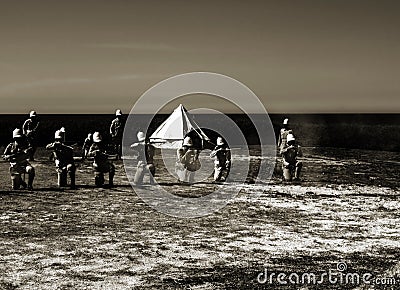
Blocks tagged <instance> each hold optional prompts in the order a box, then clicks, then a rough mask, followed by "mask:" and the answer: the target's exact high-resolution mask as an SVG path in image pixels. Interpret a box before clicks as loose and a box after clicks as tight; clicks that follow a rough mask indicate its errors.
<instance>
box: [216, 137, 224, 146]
mask: <svg viewBox="0 0 400 290" xmlns="http://www.w3.org/2000/svg"><path fill="white" fill-rule="evenodd" d="M224 144H225V142H224V139H222V137H218V138H217V145H219V146H221V145H224Z"/></svg>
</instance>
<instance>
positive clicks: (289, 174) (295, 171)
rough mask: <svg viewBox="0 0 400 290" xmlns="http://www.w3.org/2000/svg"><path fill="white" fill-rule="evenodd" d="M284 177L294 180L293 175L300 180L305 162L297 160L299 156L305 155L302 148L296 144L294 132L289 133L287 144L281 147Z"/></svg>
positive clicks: (287, 179) (296, 179)
mask: <svg viewBox="0 0 400 290" xmlns="http://www.w3.org/2000/svg"><path fill="white" fill-rule="evenodd" d="M280 153H281V155H282V157H283V160H282V163H283V164H282V169H283V179H284V180H285V181H292V179H293V177H294V180H295V181H299V180H300V171H301V168H302V167H303V163H302V162H301V161H298V160H297V157H301V156H303V154H302V152H301V148H300V146H299V145H297V144H296V139H295V138H294V136H293V134H288V135H287V146H286V147H285V148H283V149H281V152H280Z"/></svg>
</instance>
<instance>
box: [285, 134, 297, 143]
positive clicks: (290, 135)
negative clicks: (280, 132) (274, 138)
mask: <svg viewBox="0 0 400 290" xmlns="http://www.w3.org/2000/svg"><path fill="white" fill-rule="evenodd" d="M295 140H296V138H294V135H293V134H288V135H287V137H286V142H290V141H295Z"/></svg>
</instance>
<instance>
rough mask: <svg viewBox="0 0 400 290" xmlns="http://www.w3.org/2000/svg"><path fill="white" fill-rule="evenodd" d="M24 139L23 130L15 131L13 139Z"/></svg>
mask: <svg viewBox="0 0 400 290" xmlns="http://www.w3.org/2000/svg"><path fill="white" fill-rule="evenodd" d="M21 137H22V130H21V129H18V128H17V129H14V131H13V138H21Z"/></svg>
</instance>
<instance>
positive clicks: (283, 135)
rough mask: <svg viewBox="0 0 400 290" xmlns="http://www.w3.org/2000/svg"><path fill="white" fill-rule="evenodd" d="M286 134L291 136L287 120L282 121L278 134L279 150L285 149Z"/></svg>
mask: <svg viewBox="0 0 400 290" xmlns="http://www.w3.org/2000/svg"><path fill="white" fill-rule="evenodd" d="M288 134H293V132H292V130H290V129H289V119H287V118H286V119H285V120H283V128H282V129H281V131H280V132H279V137H278V147H279V150H282V149H283V148H285V147H286V142H287V140H286V139H287V135H288Z"/></svg>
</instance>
